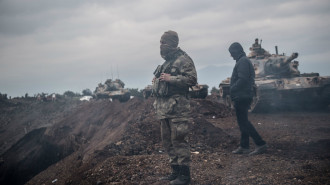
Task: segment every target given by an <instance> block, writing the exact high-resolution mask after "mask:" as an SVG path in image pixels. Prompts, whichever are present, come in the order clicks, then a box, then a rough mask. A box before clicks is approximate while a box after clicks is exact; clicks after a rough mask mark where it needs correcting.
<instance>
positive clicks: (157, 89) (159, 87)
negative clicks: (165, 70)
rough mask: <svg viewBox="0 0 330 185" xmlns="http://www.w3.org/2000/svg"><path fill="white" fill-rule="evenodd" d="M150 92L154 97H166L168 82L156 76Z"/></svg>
mask: <svg viewBox="0 0 330 185" xmlns="http://www.w3.org/2000/svg"><path fill="white" fill-rule="evenodd" d="M152 93H153V95H155V96H156V97H166V96H167V95H168V83H167V82H162V81H160V80H159V79H158V78H156V79H155V81H154V84H153V86H152Z"/></svg>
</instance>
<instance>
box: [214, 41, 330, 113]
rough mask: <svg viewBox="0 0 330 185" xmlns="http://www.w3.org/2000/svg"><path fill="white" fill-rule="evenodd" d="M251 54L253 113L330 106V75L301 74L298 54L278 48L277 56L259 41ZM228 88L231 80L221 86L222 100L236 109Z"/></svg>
mask: <svg viewBox="0 0 330 185" xmlns="http://www.w3.org/2000/svg"><path fill="white" fill-rule="evenodd" d="M250 51H251V52H250V54H249V55H248V57H249V58H250V60H251V62H252V65H253V66H254V70H255V74H256V77H255V86H254V97H253V102H252V105H251V108H250V111H252V112H260V111H266V110H270V109H297V108H299V109H300V108H304V109H305V108H306V109H309V108H322V107H327V106H328V105H329V104H330V76H319V74H318V73H304V74H300V71H299V70H298V65H299V62H298V61H296V60H294V59H296V58H297V57H298V53H293V54H292V55H291V56H286V55H285V54H278V48H277V46H275V51H276V54H269V52H268V51H266V50H264V49H263V48H262V47H261V42H260V43H259V41H258V39H256V40H255V43H254V44H253V45H252V47H251V48H250ZM229 86H230V78H227V79H225V80H223V81H222V82H221V83H220V85H219V88H220V97H221V98H222V100H223V102H224V103H225V104H226V105H227V106H229V107H233V103H232V102H231V99H230V91H229Z"/></svg>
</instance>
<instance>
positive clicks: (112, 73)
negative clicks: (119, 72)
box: [111, 64, 113, 80]
mask: <svg viewBox="0 0 330 185" xmlns="http://www.w3.org/2000/svg"><path fill="white" fill-rule="evenodd" d="M111 80H113V71H112V64H111Z"/></svg>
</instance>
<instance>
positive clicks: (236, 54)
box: [229, 42, 255, 101]
mask: <svg viewBox="0 0 330 185" xmlns="http://www.w3.org/2000/svg"><path fill="white" fill-rule="evenodd" d="M229 52H230V54H231V56H232V57H233V58H234V59H235V60H236V65H235V67H234V69H233V73H232V75H231V80H230V95H231V98H232V100H233V101H235V100H237V99H242V98H252V97H253V95H254V93H253V86H254V78H255V72H254V67H253V65H252V63H251V61H250V59H249V58H248V57H246V54H245V52H244V50H243V48H242V46H241V45H240V44H239V43H237V42H235V43H233V44H232V45H231V46H230V47H229Z"/></svg>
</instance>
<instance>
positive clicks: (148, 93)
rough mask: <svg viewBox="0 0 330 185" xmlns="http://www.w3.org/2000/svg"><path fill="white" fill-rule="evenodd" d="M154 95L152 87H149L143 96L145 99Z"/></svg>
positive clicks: (145, 89) (144, 90)
mask: <svg viewBox="0 0 330 185" xmlns="http://www.w3.org/2000/svg"><path fill="white" fill-rule="evenodd" d="M151 94H152V85H148V86H147V87H145V88H144V89H143V90H142V95H143V97H144V98H145V99H147V98H149V97H150V96H151Z"/></svg>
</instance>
